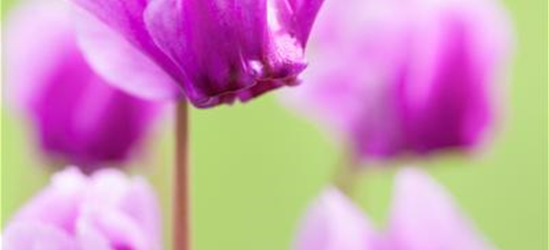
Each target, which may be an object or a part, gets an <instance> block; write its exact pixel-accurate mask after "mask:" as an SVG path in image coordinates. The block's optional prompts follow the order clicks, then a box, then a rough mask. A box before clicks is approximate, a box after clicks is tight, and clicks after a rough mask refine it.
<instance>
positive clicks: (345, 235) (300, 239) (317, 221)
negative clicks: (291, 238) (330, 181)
mask: <svg viewBox="0 0 549 250" xmlns="http://www.w3.org/2000/svg"><path fill="white" fill-rule="evenodd" d="M374 234H375V233H374V231H373V229H372V227H371V226H370V222H369V221H368V219H367V218H366V217H365V216H364V214H363V213H362V212H361V211H360V210H359V208H357V207H356V206H355V205H354V204H353V203H352V201H351V200H349V198H347V197H345V195H344V194H342V193H341V192H340V191H339V190H337V189H336V188H328V189H326V190H325V191H324V192H323V194H322V196H321V197H320V198H319V199H318V200H316V201H315V202H314V203H313V204H312V206H311V207H310V208H309V210H308V211H307V215H306V217H305V219H304V220H303V222H302V224H301V227H300V229H299V233H298V236H297V239H296V241H295V245H294V249H295V250H367V249H372V248H371V247H372V246H373V244H374V237H375V235H374Z"/></svg>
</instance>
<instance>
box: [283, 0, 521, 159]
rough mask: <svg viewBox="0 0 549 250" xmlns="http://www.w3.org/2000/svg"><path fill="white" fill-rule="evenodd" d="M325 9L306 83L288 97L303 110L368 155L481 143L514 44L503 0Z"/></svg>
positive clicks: (420, 0)
mask: <svg viewBox="0 0 549 250" xmlns="http://www.w3.org/2000/svg"><path fill="white" fill-rule="evenodd" d="M327 4H328V5H327V6H325V8H324V10H325V12H323V13H322V14H321V15H320V16H319V20H318V23H317V25H315V27H317V28H318V30H315V32H314V34H315V36H314V37H312V39H311V42H312V43H313V44H312V45H313V47H312V48H315V49H316V50H314V54H313V55H312V56H311V60H313V62H314V64H311V66H310V68H309V70H308V71H307V72H306V73H305V76H304V81H306V82H307V84H304V85H303V86H300V87H299V88H297V89H295V90H294V91H292V92H290V91H289V93H288V95H289V98H288V99H289V100H291V101H292V102H293V103H294V104H295V105H294V106H295V107H296V108H297V109H299V110H301V111H304V113H306V114H307V115H310V116H312V117H314V118H315V119H317V120H319V121H320V122H321V123H323V124H326V125H328V126H329V127H331V128H332V129H335V130H336V131H339V132H340V134H341V135H342V136H344V137H345V138H346V139H347V140H348V141H349V142H350V143H352V145H353V148H354V149H355V151H356V152H357V154H358V155H360V156H362V157H365V158H368V157H369V158H389V157H394V156H398V155H402V154H409V153H411V154H420V155H422V154H428V153H431V152H434V151H439V150H442V149H448V148H461V149H468V148H471V147H473V146H475V145H478V144H479V142H481V141H482V138H484V137H485V136H486V135H487V131H488V128H490V127H491V125H493V121H494V116H495V112H496V111H495V109H496V107H495V106H496V102H497V101H496V100H495V99H494V98H493V97H494V96H493V95H496V94H498V93H497V92H498V91H499V90H501V89H503V88H502V87H504V86H501V85H499V82H497V79H496V78H497V76H498V73H501V72H500V70H501V69H502V68H501V67H500V66H505V61H507V59H508V55H509V51H510V43H511V35H510V25H509V22H508V19H507V16H506V15H505V12H504V11H503V9H502V8H501V6H500V5H499V3H498V2H497V0H480V1H479V0H475V1H474V0H411V1H400V0H389V1H384V0H373V1H360V0H343V2H337V3H332V5H329V3H327ZM496 83H497V85H496Z"/></svg>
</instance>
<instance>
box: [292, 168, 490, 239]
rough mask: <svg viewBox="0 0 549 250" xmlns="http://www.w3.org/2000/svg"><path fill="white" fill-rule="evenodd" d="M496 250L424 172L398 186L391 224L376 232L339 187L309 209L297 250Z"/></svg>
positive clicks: (409, 173)
mask: <svg viewBox="0 0 549 250" xmlns="http://www.w3.org/2000/svg"><path fill="white" fill-rule="evenodd" d="M465 249H467V250H493V249H494V247H493V246H492V245H491V244H490V243H488V242H486V241H485V239H484V238H483V236H482V235H481V234H479V232H478V231H477V230H476V229H475V228H474V226H473V225H472V223H471V221H469V219H468V218H466V217H465V216H464V215H463V214H462V212H461V211H459V209H458V207H457V206H456V204H455V201H454V200H453V198H452V196H451V195H450V194H449V193H448V192H447V191H446V190H445V189H444V187H442V186H441V185H440V184H439V183H437V182H436V181H435V180H433V179H432V178H431V177H429V175H428V174H426V173H424V172H422V171H421V170H419V169H411V168H410V169H404V170H401V172H399V173H398V175H397V177H396V181H395V189H394V197H393V202H392V206H391V212H390V214H389V224H388V226H387V228H385V229H383V230H379V231H378V230H376V229H375V228H374V227H373V225H372V223H371V222H370V220H369V218H368V217H367V215H366V214H365V213H364V212H362V211H361V210H360V209H359V208H358V207H357V206H356V205H355V204H353V202H352V201H351V200H350V199H349V198H348V197H346V196H345V195H344V194H343V193H341V192H340V191H339V190H337V189H336V188H333V187H331V188H327V189H326V190H325V191H324V192H323V194H322V195H321V197H320V198H318V200H316V201H315V202H314V203H313V204H312V205H311V207H310V208H309V210H308V212H307V214H306V217H305V219H304V220H303V222H302V225H301V228H300V231H299V234H298V237H297V239H296V242H295V246H294V250H465Z"/></svg>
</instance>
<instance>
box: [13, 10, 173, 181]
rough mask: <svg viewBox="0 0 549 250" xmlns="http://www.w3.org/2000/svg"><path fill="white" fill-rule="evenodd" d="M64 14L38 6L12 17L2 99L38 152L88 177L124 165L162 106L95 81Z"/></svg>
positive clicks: (66, 12) (100, 81)
mask: <svg viewBox="0 0 549 250" xmlns="http://www.w3.org/2000/svg"><path fill="white" fill-rule="evenodd" d="M64 7H66V6H64V5H62V4H61V3H58V2H57V1H48V0H42V1H29V2H27V3H25V4H24V5H23V6H21V7H20V8H19V9H16V10H15V12H14V13H13V16H11V19H10V20H9V23H8V24H9V25H8V31H7V33H8V35H7V38H6V39H7V48H8V50H7V51H6V54H7V59H8V60H7V66H8V71H7V73H8V77H9V79H8V83H9V84H8V89H7V92H8V98H10V99H11V101H12V104H14V106H15V108H16V109H17V110H16V111H19V112H22V113H23V114H24V115H25V116H26V117H27V118H29V121H30V124H31V127H32V128H33V129H34V132H35V134H36V136H37V137H38V138H39V142H40V146H41V148H42V149H43V151H45V152H46V153H48V154H49V156H51V157H52V158H60V159H62V160H64V161H67V162H69V163H71V164H78V165H80V166H81V167H82V168H83V169H85V170H86V171H91V170H93V169H95V168H97V167H98V166H100V165H103V164H106V163H111V162H120V161H123V160H126V159H127V158H128V157H129V155H130V153H131V152H132V150H134V149H135V148H136V146H137V145H138V144H139V143H141V141H142V140H143V139H144V137H145V135H146V132H149V130H150V129H151V126H152V125H153V122H154V121H157V120H158V119H157V118H159V116H158V113H159V111H160V109H161V108H162V106H163V105H164V104H160V103H158V102H151V101H148V100H143V99H140V98H136V97H133V96H131V95H128V94H126V93H124V92H122V91H120V90H118V89H116V88H113V87H111V86H110V84H109V83H107V82H106V81H105V80H104V79H103V78H102V77H101V76H99V75H98V74H96V73H95V71H93V70H92V68H90V66H89V65H88V64H87V62H86V60H85V59H84V57H83V55H82V53H81V51H80V50H79V48H78V45H77V41H76V36H75V33H74V31H73V29H72V28H71V22H72V21H71V18H70V17H69V16H70V15H69V13H70V12H68V9H66V8H64Z"/></svg>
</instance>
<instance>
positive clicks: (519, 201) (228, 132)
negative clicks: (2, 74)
mask: <svg viewBox="0 0 549 250" xmlns="http://www.w3.org/2000/svg"><path fill="white" fill-rule="evenodd" d="M327 1H337V0H327ZM14 2H15V1H13V0H7V1H5V0H3V1H2V3H3V5H4V6H3V7H4V8H3V11H2V13H3V16H4V17H5V16H6V14H8V13H9V7H10V6H11V5H12V3H14ZM504 2H505V4H506V5H507V6H508V8H509V10H510V12H511V14H512V17H513V19H514V23H515V30H516V33H517V50H516V54H515V61H514V64H513V67H512V70H511V72H510V75H511V76H512V81H511V91H510V92H509V103H508V104H509V105H508V106H507V107H508V108H507V110H506V119H505V122H504V124H502V126H500V128H499V131H498V132H497V136H496V138H495V139H494V142H493V144H492V146H493V147H491V148H489V149H488V150H486V151H485V152H483V154H481V155H479V156H477V157H475V158H474V159H463V158H456V157H445V158H438V159H434V160H431V161H430V162H415V163H414V164H415V165H421V166H424V167H426V168H427V169H428V171H429V172H432V173H433V174H434V175H435V177H436V178H437V179H438V180H440V181H441V182H442V183H443V184H444V185H446V186H447V187H448V189H449V190H450V191H451V192H452V193H453V194H454V195H455V196H456V197H457V199H458V201H459V203H460V205H461V206H462V208H463V210H464V211H465V212H466V213H468V214H469V215H470V216H471V217H472V218H473V219H474V220H475V221H476V222H477V224H478V226H479V227H480V229H481V230H482V231H483V232H484V233H485V234H486V235H487V237H488V238H489V239H490V240H491V241H493V242H494V243H495V244H496V245H497V246H498V247H499V248H500V249H508V250H530V249H532V250H538V249H539V250H541V249H547V236H548V232H547V221H548V220H547V212H548V210H547V204H548V203H547V193H546V191H547V176H548V175H547V167H548V166H547V153H548V148H547V141H546V140H547V138H548V135H547V128H548V126H547V114H548V112H547V110H546V108H547V69H548V64H547V55H548V51H547V46H548V40H547V38H548V34H547V33H546V32H547V30H548V29H547V1H546V0H507V1H504ZM6 49H9V48H6ZM3 111H5V110H3ZM191 121H192V123H191V134H192V138H191V147H192V150H191V154H192V166H193V168H194V169H193V173H192V180H193V183H192V188H193V191H192V192H193V210H194V211H193V212H194V217H193V220H194V228H193V229H194V235H193V239H194V244H195V249H197V250H219V249H234V250H258V249H261V250H280V249H289V246H290V245H291V242H292V239H293V234H294V232H295V228H296V224H297V222H298V220H299V218H300V216H301V215H302V213H303V211H304V209H305V207H306V205H307V204H308V202H310V201H311V200H312V199H314V197H315V196H316V195H317V194H318V192H319V190H320V189H321V188H322V187H323V186H324V185H326V183H327V181H329V180H330V179H331V178H332V175H333V172H334V171H335V170H334V166H335V165H336V163H337V162H338V159H339V157H340V156H339V153H340V150H338V148H337V146H336V145H333V144H332V143H331V142H330V141H329V140H328V139H327V138H326V137H325V136H324V134H323V133H322V132H321V131H320V130H318V129H316V128H315V127H314V126H312V125H311V124H309V123H307V122H306V121H304V120H302V119H300V118H299V117H297V116H295V115H293V114H292V113H291V112H288V111H287V110H285V109H284V108H282V107H280V106H279V105H278V103H277V100H276V95H273V94H271V95H268V96H265V97H262V98H259V99H258V100H255V101H253V102H251V103H249V104H246V105H235V106H232V107H220V108H216V109H212V110H192V113H191ZM170 131H171V127H170V126H168V125H163V126H162V127H160V128H158V129H157V132H156V133H155V134H154V136H153V137H154V138H155V139H151V145H152V146H151V147H153V148H155V150H154V151H153V153H150V154H149V155H148V156H147V157H145V158H144V159H142V161H141V163H140V164H139V165H147V166H146V167H142V168H140V169H138V170H137V171H138V172H140V173H144V174H147V175H148V176H150V178H151V179H152V181H153V182H154V184H155V186H156V187H157V189H158V191H159V194H160V198H161V201H162V204H163V207H164V217H167V215H169V213H170V210H169V209H170V207H171V205H170V201H169V200H170V193H169V187H170V182H169V181H168V180H170V171H171V167H170V163H171V159H172V158H173V154H172V153H171V152H172V150H171V149H172V144H173V141H172V138H171V133H170ZM1 153H2V156H1V157H2V160H1V163H2V168H1V169H2V171H1V180H2V185H1V186H2V192H1V193H2V198H1V208H2V213H1V215H2V218H3V220H2V225H5V222H6V219H9V218H10V216H11V215H12V214H13V213H14V212H15V211H16V210H17V208H18V207H19V206H20V205H21V204H23V203H24V202H25V201H26V200H27V199H28V198H29V197H31V196H32V195H33V194H34V193H35V192H36V191H37V190H38V189H39V188H41V187H42V186H43V185H44V184H45V183H46V182H47V178H48V174H49V173H48V172H46V170H44V168H42V166H43V163H42V164H41V163H39V161H37V156H36V155H37V154H36V153H35V150H34V149H33V146H32V138H30V136H29V134H28V130H27V128H26V124H24V123H23V122H22V121H21V119H18V118H17V117H15V116H13V115H12V114H10V113H9V112H2V148H1ZM393 174H394V170H387V171H385V170H377V171H372V172H371V173H368V174H367V175H364V176H362V177H361V178H360V184H359V187H358V191H357V193H356V197H357V198H358V202H359V204H360V205H361V206H362V207H363V208H364V209H365V210H366V211H368V212H369V213H370V214H371V216H372V217H373V218H374V219H375V220H376V222H377V223H378V224H379V225H382V224H383V222H384V220H385V217H386V214H387V208H388V206H389V204H388V203H389V198H390V192H391V179H392V176H393ZM164 222H165V223H164V225H165V228H166V230H165V232H164V233H165V235H166V237H165V241H166V242H165V244H164V245H165V246H166V247H168V246H169V244H168V242H169V240H170V234H169V232H168V230H169V228H170V225H169V220H168V219H167V218H165V220H164Z"/></svg>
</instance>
